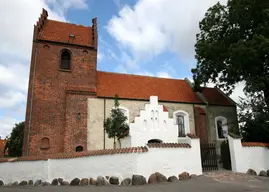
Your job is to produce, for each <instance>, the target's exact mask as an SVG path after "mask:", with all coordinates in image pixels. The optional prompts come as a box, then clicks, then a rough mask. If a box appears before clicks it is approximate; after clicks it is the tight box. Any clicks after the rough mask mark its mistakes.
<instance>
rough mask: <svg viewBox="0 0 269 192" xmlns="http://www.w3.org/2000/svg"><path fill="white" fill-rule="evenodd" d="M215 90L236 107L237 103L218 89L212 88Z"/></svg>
mask: <svg viewBox="0 0 269 192" xmlns="http://www.w3.org/2000/svg"><path fill="white" fill-rule="evenodd" d="M214 88H215V89H217V91H218V92H219V93H221V94H222V95H223V96H224V97H225V98H226V99H228V100H229V101H230V102H231V103H232V105H237V103H236V102H235V101H234V100H232V99H231V98H230V97H228V96H227V95H226V94H225V93H224V92H223V91H222V90H220V89H219V88H218V87H216V86H215V87H214Z"/></svg>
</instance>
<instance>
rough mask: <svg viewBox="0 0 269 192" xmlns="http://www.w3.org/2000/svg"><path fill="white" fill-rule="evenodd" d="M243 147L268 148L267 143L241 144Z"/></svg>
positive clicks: (268, 144)
mask: <svg viewBox="0 0 269 192" xmlns="http://www.w3.org/2000/svg"><path fill="white" fill-rule="evenodd" d="M242 146H243V147H268V148H269V143H259V142H242Z"/></svg>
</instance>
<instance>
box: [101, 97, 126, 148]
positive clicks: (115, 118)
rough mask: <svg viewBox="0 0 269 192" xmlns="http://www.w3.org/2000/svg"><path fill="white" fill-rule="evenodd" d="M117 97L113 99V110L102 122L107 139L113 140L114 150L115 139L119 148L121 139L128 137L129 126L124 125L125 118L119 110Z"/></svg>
mask: <svg viewBox="0 0 269 192" xmlns="http://www.w3.org/2000/svg"><path fill="white" fill-rule="evenodd" d="M119 106H120V104H119V101H118V95H115V98H114V108H113V109H112V110H111V115H110V117H108V118H107V119H106V120H105V121H104V128H105V131H106V133H107V134H108V137H109V138H113V139H114V149H115V148H116V139H117V140H118V141H119V144H120V146H121V141H120V140H121V139H123V138H125V137H127V136H128V135H129V125H128V124H127V123H126V120H127V117H126V116H125V115H124V113H123V112H122V111H121V110H120V108H119Z"/></svg>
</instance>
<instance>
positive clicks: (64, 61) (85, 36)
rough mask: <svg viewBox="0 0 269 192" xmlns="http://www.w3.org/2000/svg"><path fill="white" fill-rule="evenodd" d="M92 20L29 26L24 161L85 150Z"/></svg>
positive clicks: (92, 75)
mask: <svg viewBox="0 0 269 192" xmlns="http://www.w3.org/2000/svg"><path fill="white" fill-rule="evenodd" d="M97 47H98V33H97V19H96V18H94V19H92V26H90V27H88V26H82V25H75V24H70V23H64V22H59V21H54V20H49V19H48V12H47V11H46V10H45V9H43V11H42V14H41V16H40V18H39V20H38V22H37V23H36V25H35V26H34V34H33V45H32V57H31V65H30V76H29V87H28V97H27V109H26V117H25V131H24V143H23V155H24V156H37V155H46V154H54V153H64V152H75V151H76V150H78V149H79V150H80V151H84V150H87V105H88V103H87V99H88V98H89V97H96V68H97V67H96V65H97Z"/></svg>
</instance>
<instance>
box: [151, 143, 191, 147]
mask: <svg viewBox="0 0 269 192" xmlns="http://www.w3.org/2000/svg"><path fill="white" fill-rule="evenodd" d="M147 146H148V147H149V148H191V146H190V145H189V144H188V143H148V144H147Z"/></svg>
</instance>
